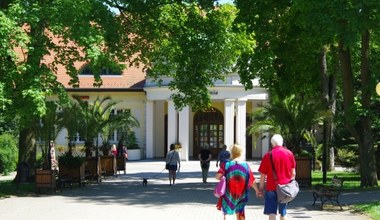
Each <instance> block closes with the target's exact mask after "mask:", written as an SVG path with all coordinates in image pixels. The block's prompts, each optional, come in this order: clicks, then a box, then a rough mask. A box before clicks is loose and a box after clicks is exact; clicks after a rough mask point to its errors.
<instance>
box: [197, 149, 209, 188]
mask: <svg viewBox="0 0 380 220" xmlns="http://www.w3.org/2000/svg"><path fill="white" fill-rule="evenodd" d="M198 159H199V161H200V164H201V168H202V180H203V183H207V177H208V171H209V169H210V161H211V159H212V155H211V152H210V150H209V146H208V144H205V145H203V148H202V150H201V151H200V152H199V154H198Z"/></svg>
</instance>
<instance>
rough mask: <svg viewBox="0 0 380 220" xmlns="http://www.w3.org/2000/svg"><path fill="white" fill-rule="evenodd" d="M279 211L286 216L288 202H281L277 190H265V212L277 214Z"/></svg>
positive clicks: (266, 213)
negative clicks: (278, 199)
mask: <svg viewBox="0 0 380 220" xmlns="http://www.w3.org/2000/svg"><path fill="white" fill-rule="evenodd" d="M277 209H278V213H279V214H280V215H281V216H282V217H284V216H285V215H286V203H279V202H278V201H277V193H276V191H267V192H265V205H264V214H265V215H270V214H275V215H276V214H277Z"/></svg>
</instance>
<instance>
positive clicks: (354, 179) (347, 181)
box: [311, 171, 380, 191]
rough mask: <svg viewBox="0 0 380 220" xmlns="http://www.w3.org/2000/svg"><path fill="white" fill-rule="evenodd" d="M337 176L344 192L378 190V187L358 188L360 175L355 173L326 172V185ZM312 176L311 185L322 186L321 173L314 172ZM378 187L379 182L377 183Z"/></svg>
mask: <svg viewBox="0 0 380 220" xmlns="http://www.w3.org/2000/svg"><path fill="white" fill-rule="evenodd" d="M334 175H337V176H338V178H340V179H343V181H344V183H343V190H344V191H363V190H366V191H367V190H380V188H379V187H369V188H365V189H364V188H361V187H360V175H359V173H356V172H349V171H332V172H327V182H326V184H329V183H331V179H332V178H333V177H334ZM311 176H312V185H313V186H315V185H317V184H323V173H322V172H321V171H314V172H312V174H311ZM378 185H379V186H380V181H378Z"/></svg>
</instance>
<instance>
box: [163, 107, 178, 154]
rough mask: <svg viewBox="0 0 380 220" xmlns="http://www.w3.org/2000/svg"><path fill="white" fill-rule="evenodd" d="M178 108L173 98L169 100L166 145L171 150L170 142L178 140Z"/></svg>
mask: <svg viewBox="0 0 380 220" xmlns="http://www.w3.org/2000/svg"><path fill="white" fill-rule="evenodd" d="M177 123H178V117H177V110H176V109H175V106H174V102H173V100H168V146H165V147H166V148H167V149H168V151H169V146H170V144H174V143H176V142H177V140H178V139H177V131H178V129H177Z"/></svg>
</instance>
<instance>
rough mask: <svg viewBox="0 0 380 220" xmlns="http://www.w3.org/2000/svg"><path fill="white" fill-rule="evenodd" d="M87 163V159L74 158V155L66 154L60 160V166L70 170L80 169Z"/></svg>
mask: <svg viewBox="0 0 380 220" xmlns="http://www.w3.org/2000/svg"><path fill="white" fill-rule="evenodd" d="M85 161H86V158H85V157H79V156H74V155H72V154H64V155H62V156H60V157H59V158H58V164H60V165H62V166H65V167H68V168H73V167H79V166H81V165H82V164H83V163H84V162H85Z"/></svg>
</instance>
